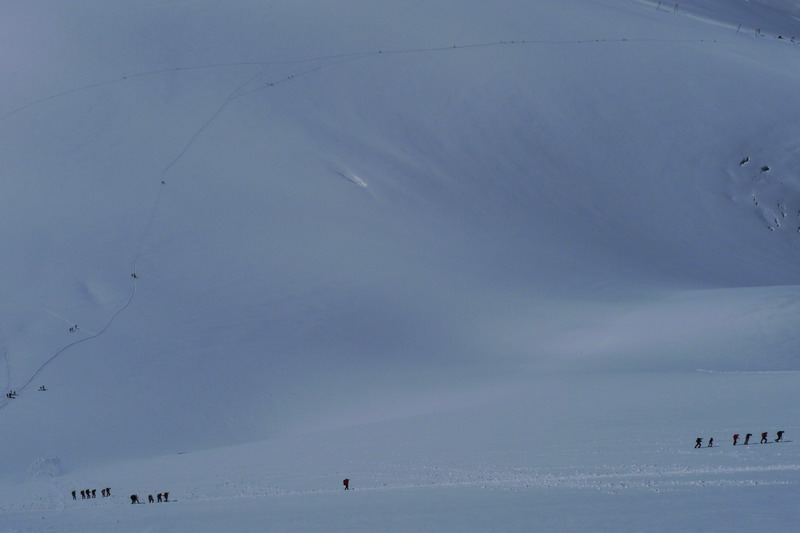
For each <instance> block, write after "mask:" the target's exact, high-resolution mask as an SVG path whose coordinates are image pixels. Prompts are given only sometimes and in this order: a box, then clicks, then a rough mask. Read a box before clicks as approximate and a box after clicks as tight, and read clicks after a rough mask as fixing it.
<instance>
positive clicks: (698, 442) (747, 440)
mask: <svg viewBox="0 0 800 533" xmlns="http://www.w3.org/2000/svg"><path fill="white" fill-rule="evenodd" d="M783 433H784V432H783V430H781V431H778V432H777V433H776V435H777V437H776V438H775V442H783ZM768 435H769V432H767V431H764V432H763V433H761V444H767V443H768V442H769V439H768V438H767V436H768ZM752 436H753V434H752V433H747V434H745V436H744V444H750V437H752ZM738 442H739V434H738V433H735V434H734V435H733V445H734V446H736V444H737V443H738ZM713 446H714V437H711V438H709V439H708V446H707V448H712V447H713ZM694 447H695V448H702V447H703V438H702V437H697V438H696V439H695V441H694Z"/></svg>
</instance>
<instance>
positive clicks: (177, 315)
mask: <svg viewBox="0 0 800 533" xmlns="http://www.w3.org/2000/svg"><path fill="white" fill-rule="evenodd" d="M708 5H709V6H712V4H711V3H709V4H708ZM713 7H714V9H722V7H723V4H722V3H715V4H713ZM6 9H7V11H6V12H5V13H4V16H3V18H2V22H0V35H2V37H0V39H2V40H3V42H2V43H0V44H3V46H2V47H0V49H1V50H2V52H0V69H2V72H3V73H4V84H5V88H4V99H3V103H2V109H0V158H1V159H2V161H3V165H2V170H0V172H2V183H3V188H4V191H3V194H2V195H1V196H0V202H2V203H1V204H0V222H2V225H3V227H4V228H7V230H6V231H4V232H3V233H2V235H0V249H2V250H3V251H4V254H3V261H2V262H0V269H1V273H2V279H3V280H4V290H3V298H2V302H1V303H0V340H2V346H0V349H1V351H0V357H2V360H0V383H3V384H7V388H9V389H17V390H18V391H20V392H21V394H20V397H18V398H17V399H14V400H9V399H6V400H2V401H0V418H2V420H3V427H4V428H7V429H8V430H9V431H10V432H11V433H12V434H14V435H16V436H17V437H16V438H15V439H14V441H13V442H7V441H6V442H4V443H3V445H2V446H3V448H2V449H3V452H4V454H5V455H6V456H7V457H9V458H11V459H12V460H11V461H10V462H8V463H6V465H7V466H6V467H4V469H3V474H5V475H12V474H13V475H21V473H22V472H25V471H26V470H27V468H28V466H29V465H30V464H32V463H33V462H34V461H35V460H37V459H39V458H42V457H49V456H59V457H61V458H62V459H63V460H64V462H65V463H66V464H69V465H71V466H70V468H73V467H77V466H82V465H87V464H92V463H95V462H105V461H113V460H118V459H120V458H128V457H131V456H150V455H154V454H162V453H172V452H176V451H178V450H186V449H201V448H207V447H214V446H220V445H225V444H233V443H241V442H247V441H252V440H256V439H262V438H266V437H270V436H276V435H283V434H285V433H286V432H288V431H290V430H293V429H298V428H302V429H308V427H309V426H313V425H314V424H324V425H328V426H335V425H337V424H344V423H352V422H356V421H358V420H359V417H363V418H362V419H365V420H373V419H381V417H388V416H389V414H388V413H392V416H395V415H398V414H401V413H403V412H404V411H407V412H414V411H415V410H417V409H423V410H424V409H431V408H433V407H430V406H428V405H423V406H417V405H416V404H414V403H413V402H409V401H408V400H407V398H408V397H414V396H415V395H424V394H426V393H430V391H432V390H436V391H438V394H440V395H441V397H442V398H447V397H450V396H452V397H455V398H458V397H460V396H459V395H460V394H463V391H465V390H471V389H472V388H476V389H482V388H485V387H495V386H499V385H500V384H502V383H504V382H505V380H506V379H508V377H509V376H512V375H514V376H517V375H520V374H521V375H523V376H524V375H527V373H530V372H536V371H538V370H540V369H543V368H546V369H548V370H551V371H557V370H561V369H564V368H568V369H579V370H582V369H591V368H596V367H597V366H601V367H606V368H612V369H619V370H628V369H642V368H645V369H668V370H687V369H695V368H704V369H747V370H762V369H770V370H796V369H798V360H797V355H796V353H795V350H794V347H795V346H797V340H798V333H797V332H796V328H794V327H793V326H794V324H795V320H794V318H795V317H796V315H797V304H796V292H797V289H796V287H795V286H796V285H797V283H798V273H797V268H796V265H797V264H798V259H800V248H799V247H800V233H798V231H797V229H798V228H800V219H798V218H797V216H798V213H800V194H799V193H800V190H799V189H800V181H799V180H800V178H798V176H797V174H796V168H797V150H796V146H797V143H798V141H800V133H798V128H797V125H798V124H800V110H799V109H798V108H797V106H796V105H795V102H796V94H797V87H798V82H799V81H800V79H798V77H799V76H800V74H798V71H797V70H796V69H793V68H790V67H789V65H794V62H795V61H796V59H797V57H798V54H800V48H798V47H796V46H793V45H791V44H790V43H788V42H785V41H778V40H776V39H755V38H753V37H752V36H745V35H742V34H736V33H735V32H733V31H731V29H730V28H728V27H725V26H719V25H709V24H707V23H706V22H704V21H702V20H696V19H692V18H687V17H677V16H671V15H670V14H669V13H664V12H660V11H656V10H654V9H651V8H650V7H647V6H644V5H642V4H640V3H635V2H623V1H612V0H606V1H601V2H597V1H591V2H590V1H588V0H558V1H555V0H547V1H542V2H522V1H517V0H506V1H503V2H499V3H498V2H494V3H492V5H491V6H489V5H484V4H482V3H480V2H467V3H465V2H455V1H442V2H434V3H419V2H416V3H408V4H401V5H398V4H396V3H391V2H358V1H348V2H337V3H336V5H335V6H333V5H331V6H328V5H318V3H317V2H291V3H289V2H287V3H269V4H265V3H263V2H246V1H242V2H235V3H233V4H232V5H228V4H226V5H224V6H223V5H221V4H219V3H218V2H211V1H204V2H193V3H190V4H182V3H178V4H176V3H167V2H164V3H162V2H149V3H147V4H146V5H140V6H136V7H131V6H124V5H111V4H109V3H107V2H99V1H97V2H92V1H86V2H80V3H79V4H77V5H70V7H69V8H67V7H64V6H61V5H58V4H57V3H44V4H36V5H31V4H30V3H26V2H12V3H11V5H10V6H8V7H7V8H6ZM733 16H739V15H738V14H736V13H733ZM87 20H90V21H91V24H87V23H86V22H87ZM775 20H778V19H777V18H776V19H775ZM23 28H24V31H23ZM11 44H13V47H12V46H11ZM12 50H13V52H12ZM745 159H747V162H745V163H743V161H744V160H745ZM764 167H768V168H769V170H763V171H762V170H761V169H762V168H764ZM134 271H135V273H136V275H137V278H136V279H134V278H132V277H131V273H133V272H134ZM74 326H77V330H74V331H70V328H74ZM43 365H46V366H43ZM42 384H46V385H47V387H48V388H49V389H50V390H49V391H47V392H46V393H38V392H37V391H36V389H37V388H38V387H39V386H40V385H42ZM423 397H424V396H423ZM364 403H366V404H368V405H371V406H374V409H373V410H371V412H370V413H366V414H363V415H362V414H359V410H358V406H359V405H361V404H364ZM432 405H436V402H432Z"/></svg>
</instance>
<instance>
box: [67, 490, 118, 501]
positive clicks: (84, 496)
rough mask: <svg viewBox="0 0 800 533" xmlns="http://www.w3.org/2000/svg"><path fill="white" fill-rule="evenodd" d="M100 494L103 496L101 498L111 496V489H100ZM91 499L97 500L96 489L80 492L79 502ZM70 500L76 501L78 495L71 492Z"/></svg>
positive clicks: (75, 492)
mask: <svg viewBox="0 0 800 533" xmlns="http://www.w3.org/2000/svg"><path fill="white" fill-rule="evenodd" d="M100 494H102V495H103V498H108V497H109V496H111V489H101V490H100ZM92 498H97V489H91V490H89V489H86V490H82V491H81V500H91V499H92ZM72 499H73V500H77V499H78V493H77V491H75V490H73V491H72Z"/></svg>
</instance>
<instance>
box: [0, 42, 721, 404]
mask: <svg viewBox="0 0 800 533" xmlns="http://www.w3.org/2000/svg"><path fill="white" fill-rule="evenodd" d="M714 42H716V41H708V40H703V39H650V38H618V39H579V40H540V39H517V40H507V41H492V42H481V43H467V44H453V45H449V46H436V47H421V48H406V49H395V50H377V51H369V52H358V53H349V54H334V55H326V56H318V57H313V58H307V59H301V60H283V61H238V62H230V63H217V64H209V65H195V66H177V67H171V68H164V69H157V70H150V71H144V72H139V73H134V74H128V75H123V76H120V77H117V78H113V79H110V80H106V81H101V82H95V83H91V84H87V85H83V86H80V87H75V88H72V89H67V90H64V91H60V92H57V93H54V94H51V95H48V96H44V97H42V98H39V99H36V100H33V101H31V102H28V103H27V104H24V105H21V106H19V107H16V108H14V109H12V110H10V111H8V112H6V113H5V114H3V115H0V123H1V122H3V121H4V120H6V119H8V118H10V117H12V116H14V115H17V114H19V113H21V112H23V111H25V110H27V109H30V108H32V107H35V106H36V105H39V104H43V103H45V102H49V101H53V100H56V99H58V98H62V97H65V96H69V95H72V94H75V93H79V92H82V91H89V90H96V89H100V88H103V87H108V86H111V85H114V84H120V83H124V82H126V81H128V80H130V79H135V78H142V77H148V76H157V75H165V74H176V73H181V72H187V71H193V70H217V69H225V68H234V67H253V66H257V67H260V69H259V70H258V72H256V73H255V74H253V75H252V76H250V77H249V78H248V79H247V80H246V81H245V82H243V83H240V84H238V85H237V86H236V87H235V89H233V91H231V92H230V93H229V94H228V96H227V97H226V99H225V100H224V101H223V102H222V104H221V105H220V106H219V107H217V108H216V109H215V110H214V111H213V112H212V113H211V115H210V116H209V118H208V119H207V120H206V121H205V122H204V123H203V124H202V125H201V126H200V127H199V128H198V129H197V130H195V131H194V132H193V134H192V136H191V137H190V138H189V139H188V141H187V142H186V144H185V145H184V146H183V148H182V149H181V150H180V151H179V152H178V153H177V154H176V156H175V157H174V158H173V159H172V160H171V161H169V162H168V164H167V165H166V166H165V167H164V168H163V170H162V171H161V172H160V175H159V176H158V179H159V181H160V185H161V186H163V185H164V184H165V178H166V176H167V175H168V174H169V172H170V170H171V169H172V168H173V167H174V166H175V165H177V164H178V163H179V162H180V161H181V160H182V159H183V158H184V157H185V156H186V154H187V153H188V152H189V151H190V149H191V147H192V146H193V145H194V144H195V142H196V141H197V139H198V138H199V137H200V136H201V135H202V134H203V132H204V131H205V130H206V129H208V128H209V127H210V126H211V125H212V124H213V123H214V122H215V121H216V120H217V118H218V117H219V116H220V115H221V114H222V113H223V112H224V111H225V109H226V108H227V107H228V106H229V105H230V104H231V103H232V102H234V101H235V100H237V99H239V98H243V97H246V96H248V95H251V94H254V93H257V92H260V91H264V90H267V89H269V88H272V87H275V86H278V85H281V84H284V83H288V82H291V81H293V80H295V79H297V78H299V77H302V76H307V75H309V74H312V73H315V72H318V71H320V70H322V69H326V68H332V67H336V66H339V65H342V64H345V63H349V62H353V61H357V60H361V59H365V58H370V57H379V56H385V57H388V56H392V55H408V54H422V53H441V52H454V51H460V50H470V49H479V48H487V47H499V46H574V45H606V44H614V43H617V44H667V43H714ZM315 62H320V64H318V65H314V66H312V67H311V68H307V69H303V70H299V71H298V72H296V73H294V74H290V75H288V76H286V77H285V78H283V79H280V80H276V81H270V82H266V83H262V84H261V85H260V86H257V87H255V88H253V89H250V90H245V88H246V87H247V86H248V85H251V84H253V83H254V82H255V81H256V80H257V79H258V78H259V77H260V76H261V75H262V74H263V73H264V68H265V67H267V66H269V65H277V64H283V65H287V64H304V63H315ZM343 177H344V178H345V179H347V180H348V181H350V182H352V183H354V184H356V185H358V186H360V187H366V186H367V184H366V182H364V181H363V180H361V179H360V178H358V177H356V176H353V177H352V178H351V177H349V176H345V175H343ZM161 186H160V187H159V191H158V193H157V194H156V197H155V199H154V201H153V207H152V209H151V211H150V213H149V215H148V216H147V217H146V219H145V224H144V229H143V231H142V233H141V236H140V238H139V242H138V244H137V246H136V247H135V253H134V259H133V265H132V268H133V270H132V272H133V273H135V272H136V264H137V261H138V259H139V257H140V255H141V252H142V249H143V247H144V245H145V243H146V241H147V238H148V237H149V235H150V233H151V231H152V227H153V223H154V220H155V218H156V216H157V214H158V211H159V209H160V206H161V198H162V189H163V187H161ZM135 295H136V278H133V287H132V290H131V292H130V297H129V298H128V299H127V300H126V301H125V303H124V305H122V306H121V307H120V308H119V309H118V310H117V311H115V312H114V313H113V314H112V315H111V317H110V318H109V320H108V321H107V323H106V324H105V325H104V326H103V328H102V329H101V330H100V331H99V332H98V333H96V334H91V335H90V336H88V337H85V338H82V339H80V340H77V341H74V342H71V343H69V344H66V345H64V346H63V347H61V348H60V349H58V350H57V351H56V352H55V353H54V354H52V355H51V356H50V357H49V358H48V359H47V360H46V361H45V362H44V363H43V364H42V365H41V366H40V367H39V368H38V369H37V370H36V371H35V372H34V373H33V374H32V375H31V376H30V377H29V378H28V379H27V381H25V382H24V384H22V385H21V386H19V387H18V388H17V390H18V392H22V391H24V390H25V389H26V388H27V387H28V386H29V385H30V384H31V382H33V380H34V379H35V378H36V377H37V376H39V375H40V374H41V372H42V371H43V370H44V369H45V368H46V367H47V366H48V365H49V364H50V363H52V362H53V361H54V360H55V359H57V358H58V357H59V356H60V355H62V354H63V353H65V352H66V351H68V350H69V349H70V348H73V347H74V346H76V345H78V344H81V343H84V342H86V341H90V340H92V339H95V338H97V337H99V336H100V335H102V334H103V333H105V332H106V331H107V330H108V328H109V327H110V326H111V325H112V323H113V322H114V320H115V319H116V318H117V317H118V316H119V315H120V314H121V313H122V312H123V311H125V310H126V309H127V308H128V307H129V306H130V305H131V304H132V303H133V300H134V298H135ZM8 359H9V356H8V353H7V352H6V353H5V360H6V366H7V367H8V364H9V363H8ZM8 375H9V376H10V371H9V372H8ZM10 386H11V385H10V378H9V384H8V385H7V387H6V388H8V387H10ZM10 401H14V400H8V399H5V400H3V401H0V410H2V409H3V408H5V407H7V406H8V404H9V402H10Z"/></svg>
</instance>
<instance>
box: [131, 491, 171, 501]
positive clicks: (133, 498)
mask: <svg viewBox="0 0 800 533" xmlns="http://www.w3.org/2000/svg"><path fill="white" fill-rule="evenodd" d="M157 498H158V503H162V502H168V501H169V492H159V493H158V495H157ZM147 501H148V502H149V503H156V500H155V499H154V498H153V495H152V494H149V495H148V496H147ZM131 503H142V502H140V501H139V495H138V494H131Z"/></svg>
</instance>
